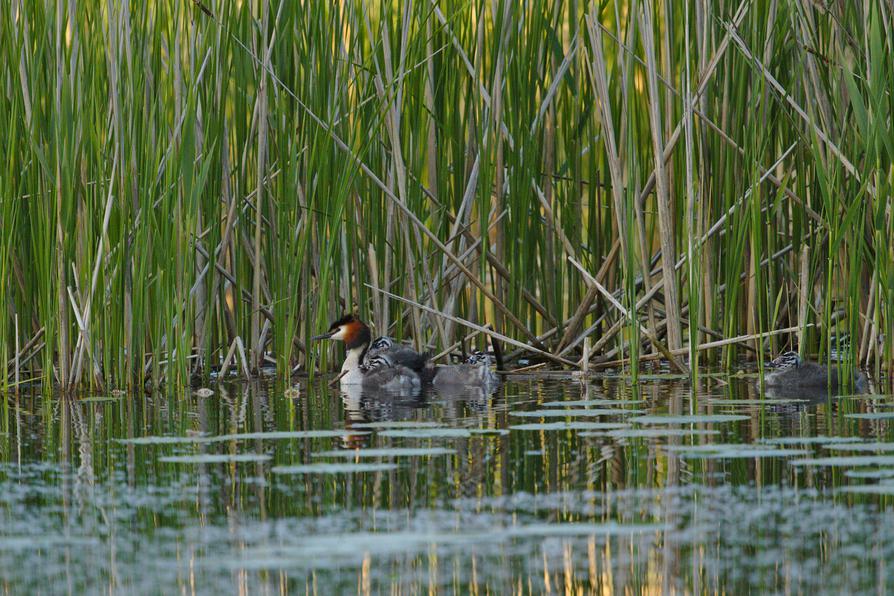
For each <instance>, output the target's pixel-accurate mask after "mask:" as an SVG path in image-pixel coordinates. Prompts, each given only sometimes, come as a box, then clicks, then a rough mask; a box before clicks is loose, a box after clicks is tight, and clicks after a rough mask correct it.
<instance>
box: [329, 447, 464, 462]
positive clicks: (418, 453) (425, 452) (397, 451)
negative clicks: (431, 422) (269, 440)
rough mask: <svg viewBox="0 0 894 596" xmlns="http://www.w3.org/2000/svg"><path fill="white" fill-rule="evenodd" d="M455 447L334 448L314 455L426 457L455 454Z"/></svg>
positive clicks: (352, 457)
mask: <svg viewBox="0 0 894 596" xmlns="http://www.w3.org/2000/svg"><path fill="white" fill-rule="evenodd" d="M455 453H456V450H454V449H447V448H445V447H390V448H382V449H333V450H331V451H318V452H317V453H312V454H311V456H312V457H344V458H347V459H354V458H365V457H424V456H430V455H453V454H455Z"/></svg>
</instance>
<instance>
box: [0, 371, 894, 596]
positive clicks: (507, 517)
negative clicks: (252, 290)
mask: <svg viewBox="0 0 894 596" xmlns="http://www.w3.org/2000/svg"><path fill="white" fill-rule="evenodd" d="M302 383H303V385H304V386H303V387H302V389H301V391H300V392H295V391H293V390H291V389H290V388H288V387H286V386H279V385H276V384H273V383H271V384H263V383H254V384H245V385H228V386H224V385H222V386H219V387H215V388H214V394H213V395H211V396H208V397H199V396H197V395H194V394H192V393H191V392H189V391H186V390H184V391H180V392H176V391H168V392H167V393H162V394H154V395H151V396H144V395H132V396H125V397H117V398H116V397H105V396H95V397H92V398H89V399H77V400H72V399H65V400H62V399H58V398H49V397H41V396H25V397H21V398H20V399H19V401H18V402H16V401H15V399H14V398H12V397H10V398H9V401H8V403H7V405H6V408H5V411H4V416H3V418H2V427H0V592H2V593H10V594H13V593H35V594H36V593H45V594H54V593H83V592H88V593H97V592H100V591H103V592H107V593H112V594H115V593H167V594H173V593H180V594H193V593H197V594H223V593H237V592H239V593H246V594H281V593H299V594H300V593H316V594H336V593H354V592H359V593H381V592H392V593H408V594H415V593H420V592H429V591H431V592H440V593H461V594H466V593H482V594H483V593H495V594H508V593H524V594H527V593H543V592H556V593H594V592H600V593H610V592H621V591H627V592H633V593H640V592H652V593H667V592H679V593H707V592H711V593H713V592H718V591H723V592H736V593H738V592H760V593H792V592H793V593H801V592H814V593H842V592H851V593H855V592H873V593H884V592H886V591H891V590H892V589H894V407H892V406H894V398H892V397H891V396H889V395H878V394H873V393H869V394H866V395H859V396H827V395H805V394H795V395H785V396H772V397H771V396H763V397H762V396H761V395H760V394H759V393H758V392H757V391H756V390H755V388H754V387H753V383H752V381H751V380H750V379H740V378H735V377H732V378H731V377H726V376H703V377H702V378H701V379H700V380H699V383H698V386H697V387H694V388H693V387H691V386H690V384H689V383H688V381H685V380H680V379H678V378H674V377H672V376H646V377H641V378H640V379H639V380H638V381H637V383H636V384H632V383H631V382H630V379H628V378H617V377H616V378H611V377H606V378H600V379H595V380H593V381H591V382H590V383H588V384H581V383H578V382H569V381H550V380H544V379H536V378H524V377H518V378H515V379H511V380H509V381H507V382H506V383H505V384H504V385H503V386H502V387H500V389H499V390H498V391H497V392H496V393H495V394H494V395H490V396H488V395H483V394H475V393H468V392H460V393H458V394H455V395H443V394H437V393H432V394H429V395H425V396H423V397H421V398H420V399H416V400H406V401H395V400H393V399H376V398H370V397H364V396H348V397H346V396H342V395H341V394H340V393H339V392H338V390H334V389H329V388H328V387H326V385H325V384H323V383H315V384H311V385H310V386H307V382H306V381H302Z"/></svg>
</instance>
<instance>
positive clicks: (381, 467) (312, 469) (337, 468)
mask: <svg viewBox="0 0 894 596" xmlns="http://www.w3.org/2000/svg"><path fill="white" fill-rule="evenodd" d="M396 469H397V465H395V464H306V465H302V466H274V467H273V468H271V470H270V471H271V472H273V473H274V474H298V475H301V474H354V473H357V472H389V471H391V470H396Z"/></svg>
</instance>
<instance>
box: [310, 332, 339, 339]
mask: <svg viewBox="0 0 894 596" xmlns="http://www.w3.org/2000/svg"><path fill="white" fill-rule="evenodd" d="M333 335H335V331H329V332H328V333H323V334H322V335H314V336H313V337H312V338H311V339H312V340H313V341H320V340H321V339H329V338H330V337H332V336H333Z"/></svg>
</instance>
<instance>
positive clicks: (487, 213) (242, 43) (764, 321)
mask: <svg viewBox="0 0 894 596" xmlns="http://www.w3.org/2000/svg"><path fill="white" fill-rule="evenodd" d="M892 80H894V15H892V6H891V4H890V3H889V2H885V1H884V0H875V1H873V0H866V1H859V0H858V1H854V2H835V3H814V2H807V1H798V0H792V1H787V2H776V1H773V0H767V1H763V0H762V1H755V2H752V1H747V0H743V1H741V2H738V1H732V2H726V1H715V2H704V1H701V0H699V1H694V2H688V3H682V4H681V3H676V2H669V1H666V0H665V1H661V2H645V3H642V2H635V1H631V2H627V1H619V2H611V1H605V2H587V1H583V0H568V1H555V2H518V1H516V0H491V1H482V0H471V1H462V2H460V1H454V0H415V1H413V2H361V1H347V2H341V3H332V2H329V1H317V0H307V1H304V2H286V1H284V0H281V1H278V2H277V1H275V0H256V1H245V2H232V1H226V0H194V1H192V2H183V1H179V0H178V1H175V0H155V1H152V2H132V1H128V0H108V1H107V2H102V1H98V0H81V1H78V0H69V1H68V2H62V1H58V2H55V3H53V2H46V1H37V2H26V1H24V0H10V1H8V2H5V3H3V7H2V8H0V93H2V98H0V123H2V124H3V129H2V131H0V137H2V142H0V147H2V148H0V232H2V233H0V273H2V277H0V279H2V280H3V282H2V284H0V304H2V305H3V307H4V312H2V313H0V336H2V337H3V340H4V341H3V342H0V350H2V354H0V356H2V362H3V364H4V366H5V370H4V373H5V374H4V376H3V378H4V379H5V383H6V385H7V387H9V386H12V385H15V384H16V383H24V382H28V381H33V380H38V381H42V382H45V383H55V384H58V385H61V386H63V387H76V386H84V385H89V386H95V387H118V386H125V385H130V384H135V383H140V382H142V381H144V380H145V379H147V378H162V377H164V378H166V379H167V380H168V382H171V383H185V382H187V381H189V380H190V378H191V377H193V376H194V375H197V374H198V375H202V374H207V373H208V372H209V371H212V370H220V369H225V371H238V372H240V373H241V374H245V375H250V374H254V373H255V372H256V371H258V370H259V369H260V368H262V367H264V366H265V365H267V364H269V365H273V364H275V365H276V367H277V368H278V370H279V371H280V373H281V374H287V373H290V372H293V371H314V370H321V369H327V368H329V367H331V365H332V362H331V357H330V356H332V354H327V353H325V352H324V351H322V350H319V349H317V348H315V347H313V346H310V345H309V344H308V341H309V337H310V336H311V335H313V334H315V333H317V332H318V331H319V330H320V329H323V328H325V327H326V325H327V322H328V320H330V319H331V318H333V317H335V316H337V315H340V314H341V313H342V312H344V311H356V312H358V313H359V314H360V315H361V316H362V317H365V318H367V319H368V320H370V321H371V322H372V323H373V324H374V326H375V327H376V329H377V331H379V332H382V333H384V332H389V333H393V334H396V335H400V336H402V337H412V338H414V340H415V341H416V342H417V344H418V345H420V346H428V347H430V348H431V349H434V350H436V351H440V350H442V349H446V348H450V347H451V346H454V345H458V344H459V343H461V342H463V341H468V335H469V330H468V329H467V328H466V327H464V324H463V323H462V322H463V321H469V322H472V323H475V324H479V325H485V324H491V325H493V327H494V329H495V330H496V331H497V332H499V333H501V334H503V335H505V336H507V337H509V338H513V339H514V340H515V341H516V342H518V343H519V344H521V345H522V346H530V347H532V348H535V349H536V352H533V353H531V354H530V355H531V357H535V358H538V359H547V360H550V361H552V362H555V363H558V364H559V365H562V366H570V365H578V366H579V365H580V359H581V354H582V352H583V346H584V343H585V339H587V338H589V342H587V344H588V350H587V354H588V357H589V358H591V359H592V361H591V362H589V370H591V371H594V370H599V368H600V367H604V366H608V365H611V366H617V365H619V364H620V365H629V366H631V368H632V369H633V370H636V368H637V366H638V363H639V362H640V361H644V360H650V359H656V358H661V359H665V360H669V361H670V362H672V363H673V366H675V367H677V368H680V369H681V370H685V371H695V370H697V367H698V366H699V365H700V364H704V363H706V362H712V363H720V364H725V365H729V364H731V363H732V362H734V361H735V360H736V359H739V358H741V357H749V358H756V359H762V358H764V357H765V354H766V353H768V352H776V351H778V350H781V349H783V348H786V347H800V349H801V350H802V351H803V352H805V353H812V354H816V355H817V357H819V358H821V359H822V358H826V357H828V356H829V354H830V353H832V352H833V350H834V351H837V352H841V351H842V350H841V349H839V348H841V346H838V345H837V343H838V342H839V341H840V340H841V338H842V337H844V336H845V335H847V336H848V337H849V338H850V352H849V353H850V354H851V356H852V357H851V359H850V361H851V363H853V364H857V363H859V364H861V365H865V366H868V367H870V368H872V369H874V370H875V372H877V373H878V372H879V371H881V370H890V368H891V365H892V363H894V350H892V348H894V337H892V336H894V334H892V333H891V329H892V317H894V311H892V308H894V245H892V238H894V223H892V217H894V215H892V183H894V169H892V160H894V123H892V117H891V114H892V113H894V109H892V108H894V100H892V93H891V85H890V81H892ZM386 292H387V293H386ZM391 295H395V296H400V297H403V298H404V299H405V300H407V301H409V302H410V304H407V303H406V302H404V301H400V300H397V299H395V298H392V297H391ZM414 305H421V306H423V307H425V308H419V307H416V306H414ZM442 313H443V314H445V315H448V316H447V317H442V316H440V315H441V314H442ZM777 330H784V331H783V332H777ZM724 339H727V340H733V341H722V340H724ZM523 353H525V352H524V348H520V351H518V352H516V353H515V354H510V355H514V356H516V357H518V356H519V355H521V354H523Z"/></svg>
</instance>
